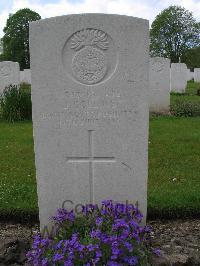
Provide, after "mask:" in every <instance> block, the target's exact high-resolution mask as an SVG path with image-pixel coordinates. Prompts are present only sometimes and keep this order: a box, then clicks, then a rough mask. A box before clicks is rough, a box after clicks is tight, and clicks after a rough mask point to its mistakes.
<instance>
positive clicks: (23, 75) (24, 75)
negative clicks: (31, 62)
mask: <svg viewBox="0 0 200 266" xmlns="http://www.w3.org/2000/svg"><path fill="white" fill-rule="evenodd" d="M20 83H27V84H31V70H30V69H24V70H23V71H20Z"/></svg>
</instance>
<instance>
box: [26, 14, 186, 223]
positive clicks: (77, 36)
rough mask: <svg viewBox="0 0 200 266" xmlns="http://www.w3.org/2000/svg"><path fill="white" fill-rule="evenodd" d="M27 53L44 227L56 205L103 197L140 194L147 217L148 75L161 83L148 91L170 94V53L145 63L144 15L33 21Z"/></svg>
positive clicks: (134, 199)
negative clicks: (28, 56)
mask: <svg viewBox="0 0 200 266" xmlns="http://www.w3.org/2000/svg"><path fill="white" fill-rule="evenodd" d="M30 54H31V83H32V104H33V128H34V146H35V161H36V173H37V190H38V200H39V214H40V222H41V227H43V226H44V225H46V224H48V223H49V217H51V216H52V215H54V213H55V211H56V209H57V208H60V207H66V208H75V209H76V210H77V209H78V207H80V204H85V203H99V202H100V201H101V200H103V199H113V200H116V201H123V202H125V201H128V202H132V203H136V202H137V203H138V205H139V208H140V209H141V211H142V213H143V214H144V217H146V210H147V169H148V121H149V83H150V82H149V76H150V80H151V79H152V80H153V81H152V84H153V85H152V86H153V88H159V93H158V92H155V94H154V96H153V97H152V99H153V98H155V97H157V94H159V96H158V99H160V98H161V94H162V93H163V91H164V89H165V88H166V91H167V92H166V94H165V95H167V96H166V97H168V98H167V99H169V82H170V81H169V80H170V71H169V70H170V68H169V65H170V62H169V60H167V59H159V58H158V59H151V61H150V65H151V67H150V68H149V23H148V21H147V20H143V19H139V18H133V17H129V16H120V15H106V14H82V15H81V14H80V15H69V16H62V17H56V18H50V19H44V20H40V21H36V22H33V23H31V24H30ZM149 69H150V73H149ZM149 74H150V75H149ZM151 77H152V78H151ZM180 79H182V76H181V78H180ZM166 80H167V81H166ZM153 82H154V83H153ZM150 86H151V85H150ZM172 86H173V85H172ZM161 88H162V90H161ZM155 95H156V96H155ZM167 101H168V100H167ZM167 101H166V102H167ZM164 103H165V100H164Z"/></svg>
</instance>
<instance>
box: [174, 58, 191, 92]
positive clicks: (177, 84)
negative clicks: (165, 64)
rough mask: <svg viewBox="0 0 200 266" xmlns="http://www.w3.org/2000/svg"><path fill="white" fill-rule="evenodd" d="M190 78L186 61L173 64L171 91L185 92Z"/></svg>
mask: <svg viewBox="0 0 200 266" xmlns="http://www.w3.org/2000/svg"><path fill="white" fill-rule="evenodd" d="M187 79H188V70H187V66H186V64H184V63H172V64H171V91H174V92H185V89H186V86H187Z"/></svg>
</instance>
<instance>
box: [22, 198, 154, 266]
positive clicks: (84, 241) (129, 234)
mask: <svg viewBox="0 0 200 266" xmlns="http://www.w3.org/2000/svg"><path fill="white" fill-rule="evenodd" d="M53 220H54V222H55V225H56V228H57V231H56V234H55V235H53V236H51V237H49V236H47V235H46V236H44V235H43V236H42V235H41V234H37V235H35V237H34V242H33V246H32V250H31V251H29V252H28V254H27V257H28V261H29V262H30V263H31V265H68V266H70V265H87V266H89V265H91V266H92V265H96V266H97V265H98V266H99V265H113V266H114V265H145V266H147V265H150V264H149V263H148V255H149V254H150V253H151V250H150V248H149V246H148V245H147V243H148V235H149V232H150V228H149V227H147V226H141V225H140V222H141V220H142V215H141V213H140V212H139V210H138V209H137V208H136V207H134V206H133V205H132V204H127V205H125V204H121V203H113V201H111V200H107V201H103V202H102V206H101V208H100V209H99V208H98V206H97V205H91V204H90V205H86V206H85V207H83V211H82V213H81V215H79V216H75V215H74V212H73V211H69V212H68V211H66V210H65V209H59V210H58V211H57V214H56V216H55V217H53ZM155 253H157V252H155Z"/></svg>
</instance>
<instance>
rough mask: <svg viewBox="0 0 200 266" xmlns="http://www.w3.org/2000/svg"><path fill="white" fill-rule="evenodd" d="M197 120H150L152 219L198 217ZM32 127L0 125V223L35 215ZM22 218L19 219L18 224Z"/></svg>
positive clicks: (199, 157) (199, 148) (199, 150)
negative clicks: (2, 220)
mask: <svg viewBox="0 0 200 266" xmlns="http://www.w3.org/2000/svg"><path fill="white" fill-rule="evenodd" d="M199 162H200V117H197V118H174V117H157V118H151V120H150V137H149V182H148V213H149V217H150V218H156V217H157V218H162V217H180V216H182V217H183V216H184V215H185V216H189V215H197V214H198V213H200V182H199V180H200V163H199ZM37 212H38V207H37V194H36V180H35V165H34V152H33V138H32V123H31V122H18V123H13V124H12V123H7V122H0V218H1V219H2V218H5V219H10V218H15V219H16V218H18V219H20V218H21V220H20V221H23V220H29V221H30V219H32V218H33V217H36V216H37ZM22 219H23V220H22Z"/></svg>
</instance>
